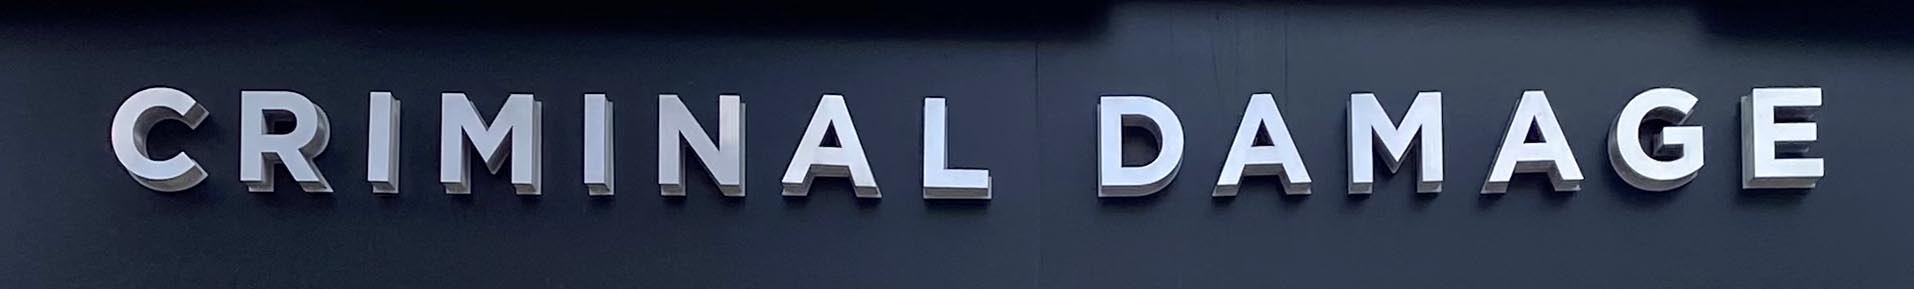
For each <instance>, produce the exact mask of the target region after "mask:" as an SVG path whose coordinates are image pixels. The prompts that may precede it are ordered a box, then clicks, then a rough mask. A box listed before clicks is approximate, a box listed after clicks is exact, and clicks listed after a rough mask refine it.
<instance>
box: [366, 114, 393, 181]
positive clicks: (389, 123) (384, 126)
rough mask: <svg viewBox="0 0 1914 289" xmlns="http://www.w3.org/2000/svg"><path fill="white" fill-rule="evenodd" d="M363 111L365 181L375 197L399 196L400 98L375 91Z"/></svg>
mask: <svg viewBox="0 0 1914 289" xmlns="http://www.w3.org/2000/svg"><path fill="white" fill-rule="evenodd" d="M367 103H368V104H370V105H371V107H369V108H367V110H366V115H367V118H366V182H367V183H371V184H372V193H374V194H397V193H399V99H397V98H393V97H392V92H388V91H374V92H372V95H371V97H370V100H369V101H368V102H367Z"/></svg>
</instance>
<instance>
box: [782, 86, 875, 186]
mask: <svg viewBox="0 0 1914 289" xmlns="http://www.w3.org/2000/svg"><path fill="white" fill-rule="evenodd" d="M827 130H829V131H835V132H837V143H838V145H839V146H838V147H825V146H823V142H824V132H825V131H827ZM817 177H849V178H851V184H852V185H853V186H854V187H855V188H854V190H855V191H856V193H857V197H859V198H881V197H883V194H882V193H880V192H879V191H878V189H877V177H876V176H875V175H872V174H871V164H870V160H868V159H866V158H865V156H864V143H863V142H861V141H858V138H857V126H856V125H855V124H852V123H851V111H850V109H849V108H847V107H846V106H845V105H844V96H841V95H836V94H825V95H824V97H823V99H821V100H819V101H818V104H817V111H816V112H814V113H812V114H811V124H810V125H809V126H806V128H805V130H804V138H803V139H802V140H800V141H799V142H798V147H797V152H795V153H792V155H791V165H790V166H789V167H786V168H785V169H784V179H783V181H782V182H783V183H784V195H785V196H797V197H802V196H805V195H808V194H810V191H811V181H812V179H814V178H817Z"/></svg>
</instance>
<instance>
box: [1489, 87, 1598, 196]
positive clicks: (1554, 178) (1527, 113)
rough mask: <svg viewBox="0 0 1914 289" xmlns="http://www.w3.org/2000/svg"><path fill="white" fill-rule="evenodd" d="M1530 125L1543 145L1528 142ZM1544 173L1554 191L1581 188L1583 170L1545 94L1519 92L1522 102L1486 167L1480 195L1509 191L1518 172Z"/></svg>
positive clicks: (1532, 91) (1533, 91) (1531, 91)
mask: <svg viewBox="0 0 1914 289" xmlns="http://www.w3.org/2000/svg"><path fill="white" fill-rule="evenodd" d="M1530 124H1534V125H1535V127H1534V129H1535V130H1537V131H1540V132H1541V136H1542V140H1541V141H1542V142H1538V143H1530V142H1527V138H1528V133H1529V129H1531V127H1530ZM1542 172H1546V173H1548V176H1549V181H1550V183H1551V184H1552V185H1554V187H1555V191H1578V190H1581V189H1582V169H1581V166H1580V165H1578V164H1577V163H1576V161H1575V153H1574V152H1573V151H1572V150H1570V149H1569V146H1568V138H1567V137H1565V136H1563V134H1562V125H1561V124H1560V123H1559V122H1557V121H1556V120H1555V109H1554V108H1552V107H1550V106H1549V103H1548V95H1546V94H1543V92H1542V91H1540V90H1530V91H1524V92H1522V101H1521V103H1518V104H1516V106H1515V115H1514V116H1512V117H1510V118H1509V130H1508V133H1507V134H1505V135H1503V137H1502V146H1501V148H1498V149H1497V150H1496V152H1495V165H1494V166H1491V167H1490V168H1489V179H1488V181H1486V182H1483V184H1482V193H1483V194H1500V193H1504V192H1507V191H1508V189H1509V179H1510V178H1512V177H1514V175H1515V174H1517V173H1542Z"/></svg>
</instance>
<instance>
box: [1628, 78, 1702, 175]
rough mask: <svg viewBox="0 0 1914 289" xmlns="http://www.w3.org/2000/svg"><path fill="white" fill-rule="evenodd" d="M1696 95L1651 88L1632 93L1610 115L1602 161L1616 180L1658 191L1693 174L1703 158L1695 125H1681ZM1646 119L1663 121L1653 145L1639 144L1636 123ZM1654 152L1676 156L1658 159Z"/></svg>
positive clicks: (1699, 130)
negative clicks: (1611, 126) (1618, 110)
mask: <svg viewBox="0 0 1914 289" xmlns="http://www.w3.org/2000/svg"><path fill="white" fill-rule="evenodd" d="M1696 101H1698V99H1696V98H1695V95H1693V94H1688V92H1687V91H1682V90H1681V89H1675V88H1656V89H1650V90H1648V91H1643V92H1642V93H1641V94H1636V95H1635V99H1633V100H1629V101H1628V106H1624V107H1622V112H1621V115H1619V116H1617V117H1616V118H1615V129H1614V130H1613V132H1614V133H1613V134H1610V135H1609V136H1608V161H1609V163H1610V164H1613V165H1614V166H1615V173H1616V174H1617V175H1620V176H1621V177H1622V181H1625V182H1628V185H1630V186H1634V187H1635V188H1637V189H1642V190H1646V191H1654V192H1662V191H1668V190H1673V189H1675V188H1679V187H1681V186H1683V185H1687V184H1688V182H1689V181H1693V180H1694V179H1695V173H1696V172H1699V171H1701V166H1702V164H1703V162H1702V159H1703V158H1702V157H1703V154H1702V152H1703V150H1704V149H1703V148H1704V146H1703V143H1702V138H1701V133H1702V129H1701V126H1691V125H1687V124H1688V123H1687V120H1688V116H1689V115H1691V113H1692V112H1693V111H1694V108H1695V102H1696ZM1649 120H1660V121H1665V122H1668V123H1669V126H1668V127H1664V128H1662V131H1661V135H1659V136H1656V137H1655V138H1654V139H1655V140H1657V141H1656V142H1655V144H1654V146H1653V147H1651V148H1649V149H1644V148H1643V147H1642V143H1641V137H1640V136H1641V124H1642V123H1643V122H1646V121H1649ZM1656 156H1667V157H1673V156H1679V157H1677V158H1675V159H1673V160H1669V161H1662V160H1658V159H1655V157H1656Z"/></svg>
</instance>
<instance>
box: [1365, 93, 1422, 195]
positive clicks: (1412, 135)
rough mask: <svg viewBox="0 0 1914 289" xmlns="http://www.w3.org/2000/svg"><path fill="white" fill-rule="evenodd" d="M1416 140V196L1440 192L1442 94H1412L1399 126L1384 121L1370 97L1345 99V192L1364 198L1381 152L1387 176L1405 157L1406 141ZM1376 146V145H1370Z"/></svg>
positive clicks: (1383, 113) (1373, 180)
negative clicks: (1418, 161) (1418, 152)
mask: <svg viewBox="0 0 1914 289" xmlns="http://www.w3.org/2000/svg"><path fill="white" fill-rule="evenodd" d="M1417 135H1421V136H1422V142H1421V145H1422V146H1421V152H1422V160H1421V163H1422V167H1421V169H1420V170H1418V174H1417V176H1418V177H1417V180H1416V192H1418V193H1436V192H1441V191H1442V92H1440V91H1424V92H1418V93H1416V100H1415V103H1412V104H1410V105H1409V113H1408V114H1404V115H1403V116H1402V124H1400V125H1398V124H1395V122H1394V121H1391V120H1389V113H1388V112H1387V111H1384V110H1383V109H1382V103H1381V102H1379V101H1376V95H1375V94H1371V93H1355V94H1350V95H1349V193H1350V194H1368V193H1370V192H1371V191H1373V190H1375V184H1376V177H1375V174H1376V168H1375V165H1376V160H1375V159H1374V157H1375V155H1377V154H1381V155H1382V161H1383V164H1384V165H1388V166H1389V173H1396V172H1398V171H1400V170H1399V169H1400V168H1402V161H1403V159H1404V158H1407V157H1408V154H1409V143H1411V142H1413V141H1414V140H1415V139H1416V136H1417ZM1377 142H1381V143H1382V147H1374V145H1375V143H1377Z"/></svg>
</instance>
